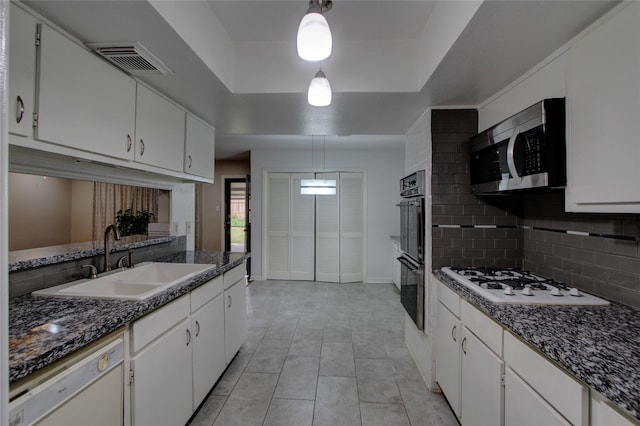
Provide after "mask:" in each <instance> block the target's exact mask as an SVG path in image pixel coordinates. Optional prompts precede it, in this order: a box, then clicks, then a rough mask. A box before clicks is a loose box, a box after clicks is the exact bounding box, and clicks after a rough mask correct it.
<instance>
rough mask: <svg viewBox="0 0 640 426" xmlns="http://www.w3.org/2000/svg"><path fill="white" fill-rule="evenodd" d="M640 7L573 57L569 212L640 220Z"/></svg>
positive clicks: (613, 21) (625, 11)
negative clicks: (620, 215) (635, 215)
mask: <svg viewBox="0 0 640 426" xmlns="http://www.w3.org/2000/svg"><path fill="white" fill-rule="evenodd" d="M638 22H640V3H638V2H630V4H629V5H627V6H626V7H622V8H620V9H618V13H616V14H615V15H614V16H612V17H610V18H609V19H608V20H606V21H604V22H603V23H602V24H601V25H599V26H598V27H596V28H594V29H593V30H591V31H590V32H588V33H586V35H585V36H583V37H582V38H581V39H579V40H578V41H577V42H576V43H575V45H573V46H572V47H571V48H570V50H569V72H568V78H567V82H568V97H567V101H568V102H567V106H568V110H567V112H568V118H569V126H570V128H569V146H568V154H569V155H568V158H569V163H568V176H567V178H568V179H567V180H568V187H567V191H566V208H567V210H568V211H585V212H588V211H593V212H603V213H606V212H611V213H614V212H620V213H624V212H628V213H640V186H639V185H638V182H639V181H640V167H638V164H640V140H639V139H640V84H639V82H640V25H638Z"/></svg>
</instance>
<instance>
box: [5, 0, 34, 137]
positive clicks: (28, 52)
mask: <svg viewBox="0 0 640 426" xmlns="http://www.w3.org/2000/svg"><path fill="white" fill-rule="evenodd" d="M9 13H10V18H9V19H10V20H11V25H10V26H9V133H12V134H14V135H19V136H32V135H33V127H32V123H33V104H34V102H35V97H36V94H35V81H36V29H37V25H38V24H37V22H36V20H35V18H33V17H32V16H31V15H29V14H28V13H26V12H25V11H24V10H22V9H20V8H19V7H18V6H16V5H15V4H13V3H11V4H10V8H9Z"/></svg>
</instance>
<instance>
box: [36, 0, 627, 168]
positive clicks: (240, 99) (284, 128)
mask: <svg viewBox="0 0 640 426" xmlns="http://www.w3.org/2000/svg"><path fill="white" fill-rule="evenodd" d="M168 1H170V0H162V1H161V2H160V3H165V5H166V4H167V3H166V2H168ZM25 3H26V4H27V5H28V6H29V7H32V8H33V9H34V10H36V11H37V12H39V13H41V14H42V15H43V16H44V17H46V18H48V19H50V20H51V21H52V22H54V23H56V24H58V25H59V26H60V27H62V28H63V29H65V30H66V31H68V32H69V33H71V34H72V35H73V36H75V37H77V38H78V39H79V40H80V41H82V42H97V41H140V42H141V43H142V44H143V45H144V46H145V47H147V48H148V49H149V50H150V51H151V52H153V53H154V54H155V55H156V56H157V57H158V58H160V59H161V60H162V61H163V62H165V63H166V64H167V65H169V67H170V68H171V69H172V70H173V71H174V72H175V75H174V76H170V77H168V76H148V77H141V78H140V79H141V80H143V81H144V82H146V83H147V84H149V85H151V86H153V87H155V88H157V89H158V90H160V91H161V92H163V93H165V94H167V95H168V96H169V97H171V98H173V99H174V100H176V101H177V102H178V103H180V104H182V105H184V106H185V107H186V108H187V109H189V110H191V111H192V112H194V113H195V114H197V115H199V116H201V117H202V118H203V119H205V120H206V121H208V122H209V123H211V124H213V125H214V126H215V127H216V132H217V137H216V156H217V158H237V157H238V156H242V155H244V154H243V153H245V152H246V151H248V150H250V149H253V148H255V147H260V148H264V149H272V148H273V149H283V148H284V149H288V148H291V147H294V146H296V144H298V143H300V144H306V143H308V140H309V135H311V134H318V135H320V134H322V135H331V136H332V137H331V138H329V139H328V141H333V142H335V143H336V146H349V147H353V146H358V147H361V148H362V149H366V147H368V146H376V147H382V146H386V147H389V146H397V145H399V144H400V145H401V144H402V141H403V138H402V137H401V135H403V134H404V133H405V132H406V131H407V129H408V128H409V126H410V125H411V124H412V123H413V122H415V120H416V119H417V118H418V117H419V116H420V114H422V112H424V111H425V109H426V108H428V107H429V106H475V105H478V104H480V103H482V102H483V101H485V100H486V99H487V98H489V97H490V96H491V95H493V94H494V93H495V92H496V91H498V90H500V89H501V88H503V87H505V86H506V85H508V84H509V83H510V82H512V81H513V80H515V79H516V78H517V77H519V76H520V75H522V74H523V73H524V72H525V71H527V70H528V69H529V68H531V67H532V66H533V65H535V64H536V63H538V62H539V61H540V60H542V59H544V58H545V57H546V56H548V55H549V54H551V53H552V52H553V51H555V50H556V49H557V48H559V47H560V46H562V45H563V44H565V43H566V42H567V41H569V40H570V39H571V38H572V37H573V36H575V35H576V34H577V33H578V32H580V31H581V30H582V29H584V28H585V27H586V26H588V25H589V24H590V23H591V22H593V21H594V20H595V19H597V18H598V17H599V16H601V15H602V14H603V13H605V12H606V11H607V10H609V9H610V8H611V7H613V6H614V5H615V4H616V3H617V1H612V0H605V1H595V0H568V1H561V0H556V1H546V0H542V1H526V0H517V1H516V0H512V1H496V0H488V1H485V2H483V3H482V4H481V5H480V6H479V8H478V9H477V12H476V13H475V14H474V15H473V17H472V18H471V19H470V20H469V21H468V23H466V25H464V26H463V28H461V30H460V31H459V33H457V34H455V37H454V38H453V39H451V43H449V44H446V43H445V42H446V40H445V39H446V37H445V34H444V33H443V35H442V37H440V35H438V34H436V35H430V36H429V37H425V35H426V34H429V33H428V31H429V30H430V27H426V26H425V25H426V22H427V20H428V19H429V17H430V16H432V15H433V14H434V13H435V12H434V10H436V9H437V7H438V6H442V5H443V7H452V8H453V7H454V6H456V4H457V5H458V6H460V5H462V3H463V2H455V1H454V2H451V1H448V2H447V1H446V0H445V1H444V2H442V3H439V4H438V2H436V1H428V0H423V1H403V0H387V1H364V0H335V1H334V6H333V8H332V10H331V11H329V12H328V13H327V15H326V16H327V20H328V21H329V24H330V26H331V29H332V34H333V36H334V55H332V57H331V58H330V59H329V60H328V61H326V63H325V64H323V68H325V69H326V71H327V75H328V77H329V79H330V80H331V81H332V82H334V83H335V87H336V88H337V89H335V93H334V98H333V102H332V105H331V106H329V107H326V108H315V107H310V106H309V105H307V103H306V85H307V84H308V80H310V78H311V77H312V76H313V74H314V73H315V70H316V68H315V67H317V65H316V64H309V63H304V61H302V60H299V59H297V57H296V56H295V33H296V30H297V26H298V23H299V20H300V18H301V16H302V15H303V14H304V12H305V11H306V8H307V2H306V1H304V0H288V1H272V0H257V1H244V0H231V1H210V2H209V4H208V6H210V10H212V11H213V14H214V18H217V22H216V23H212V25H214V24H216V25H220V26H222V27H223V31H222V33H220V32H219V33H218V34H222V37H218V39H216V40H212V41H211V49H210V51H203V46H202V45H201V46H196V45H195V44H193V43H192V44H191V45H189V44H188V43H187V42H185V39H186V37H185V35H184V33H182V32H180V31H179V30H177V29H176V27H175V25H174V26H172V25H170V24H169V23H168V22H167V19H165V16H162V15H161V14H160V13H159V12H158V7H157V5H156V7H154V5H153V4H152V3H149V2H148V1H146V0H133V1H112V0H106V1H101V0H89V1H77V0H73V1H58V0H39V1H25ZM190 3H193V2H192V1H191V0H179V1H178V3H176V7H178V8H187V7H188V6H189V4H190ZM201 5H202V4H201V3H199V4H197V6H198V7H200V6H201ZM208 22H209V21H206V22H205V24H202V23H201V24H198V25H201V26H202V28H194V29H193V30H194V32H195V33H196V34H197V33H198V30H201V31H200V33H201V34H206V33H207V31H211V29H212V28H208V25H206V23H208ZM187 24H189V23H187ZM438 24H440V25H443V28H445V29H446V28H448V24H447V23H446V22H444V23H443V22H439V23H438ZM193 25H194V26H195V25H196V24H195V23H194V24H193ZM451 27H453V25H452V26H451ZM214 29H216V30H218V31H220V28H217V27H216V28H214ZM447 37H451V35H450V34H449V35H448V36H447ZM440 39H442V40H440ZM440 41H442V46H441V47H443V48H444V51H443V52H442V54H441V56H438V57H436V56H429V55H436V52H435V48H434V46H435V47H437V46H439V45H438V44H437V43H438V42H440ZM216 43H226V44H224V46H223V47H225V46H226V48H227V50H226V51H227V52H231V53H230V54H228V55H227V54H225V55H223V56H224V57H220V56H221V55H218V57H215V58H214V60H215V61H217V66H218V68H215V67H212V66H211V58H207V55H210V56H211V53H212V51H213V49H214V48H215V47H220V46H222V45H220V46H218V45H216ZM265 46H267V47H265ZM263 47H264V49H272V50H268V51H269V52H272V51H273V52H276V53H277V54H278V55H282V56H278V55H262V56H261V54H260V53H261V52H263V50H261V49H263ZM346 47H349V49H347V48H346ZM427 47H428V49H427ZM204 48H205V50H206V49H207V44H206V43H205V45H204ZM432 48H433V50H434V52H433V53H432V51H431V50H430V49H432ZM341 49H342V50H341ZM425 49H426V50H425ZM413 53H415V54H413ZM419 55H425V57H426V58H427V59H429V57H433V58H436V64H435V65H434V66H433V67H432V69H430V70H429V69H427V70H425V69H422V68H421V65H420V63H419V61H417V60H414V59H413V56H419ZM334 56H335V57H334ZM274 57H275V58H276V59H277V61H275V62H274ZM403 58H406V60H405V59H403ZM270 61H271V62H270ZM280 62H282V63H284V65H282V66H280V67H279V63H280ZM237 64H242V66H241V67H240V66H239V65H237ZM214 65H215V64H214ZM234 65H235V66H236V69H234V68H233V67H234ZM220 67H225V69H227V70H229V74H230V76H231V77H228V76H227V77H224V76H222V74H221V73H219V74H220V76H219V75H216V72H217V71H216V72H214V71H212V68H213V69H216V70H220V69H222V68H220ZM248 68H251V69H248ZM362 70H365V71H364V72H363V71H362ZM250 72H254V73H255V74H251V73H250ZM425 73H426V74H425ZM234 75H238V76H240V75H244V76H245V78H248V79H249V80H247V81H249V82H251V79H252V78H254V77H252V76H254V75H255V76H257V77H256V78H257V79H258V80H260V81H257V83H261V82H262V80H263V79H264V82H262V84H263V86H262V87H263V88H262V89H260V87H261V86H260V84H256V85H255V86H253V87H254V88H253V89H252V91H249V92H243V91H241V90H240V91H239V90H234V87H233V86H234V85H233V84H229V81H233V79H234ZM398 79H399V80H403V79H410V80H411V81H409V82H408V83H407V84H406V85H402V81H398ZM424 81H426V84H424V85H423V84H422V83H419V82H424ZM225 82H226V83H225ZM360 82H364V83H363V84H360ZM273 85H281V86H282V87H281V88H278V90H271V88H272V87H271V86H273ZM229 87H231V89H230V88H229ZM399 87H400V89H398V88H399ZM412 87H413V88H414V89H407V88H412ZM354 135H356V136H354ZM328 143H329V142H328ZM349 143H351V144H352V145H348V144H349ZM368 144H369V145H368Z"/></svg>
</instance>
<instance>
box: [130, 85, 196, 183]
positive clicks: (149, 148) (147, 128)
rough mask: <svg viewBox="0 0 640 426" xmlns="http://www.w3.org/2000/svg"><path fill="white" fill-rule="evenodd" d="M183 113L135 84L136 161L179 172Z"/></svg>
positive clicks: (181, 168)
mask: <svg viewBox="0 0 640 426" xmlns="http://www.w3.org/2000/svg"><path fill="white" fill-rule="evenodd" d="M184 126H185V112H184V111H183V110H181V109H180V108H178V107H177V106H175V105H174V104H172V103H171V102H169V101H167V100H166V99H164V98H163V97H161V96H160V95H158V94H156V93H154V92H152V91H151V90H149V89H147V88H146V87H144V86H142V85H140V84H138V88H137V95H136V155H135V159H136V161H137V162H139V163H143V164H148V165H150V166H157V167H162V168H164V169H169V170H175V171H179V172H182V171H183V167H184V136H185V135H184Z"/></svg>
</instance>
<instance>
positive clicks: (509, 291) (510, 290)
mask: <svg viewBox="0 0 640 426" xmlns="http://www.w3.org/2000/svg"><path fill="white" fill-rule="evenodd" d="M504 294H506V295H507V296H513V295H515V293H514V292H513V287H511V286H510V285H508V286H506V287H505V288H504Z"/></svg>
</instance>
